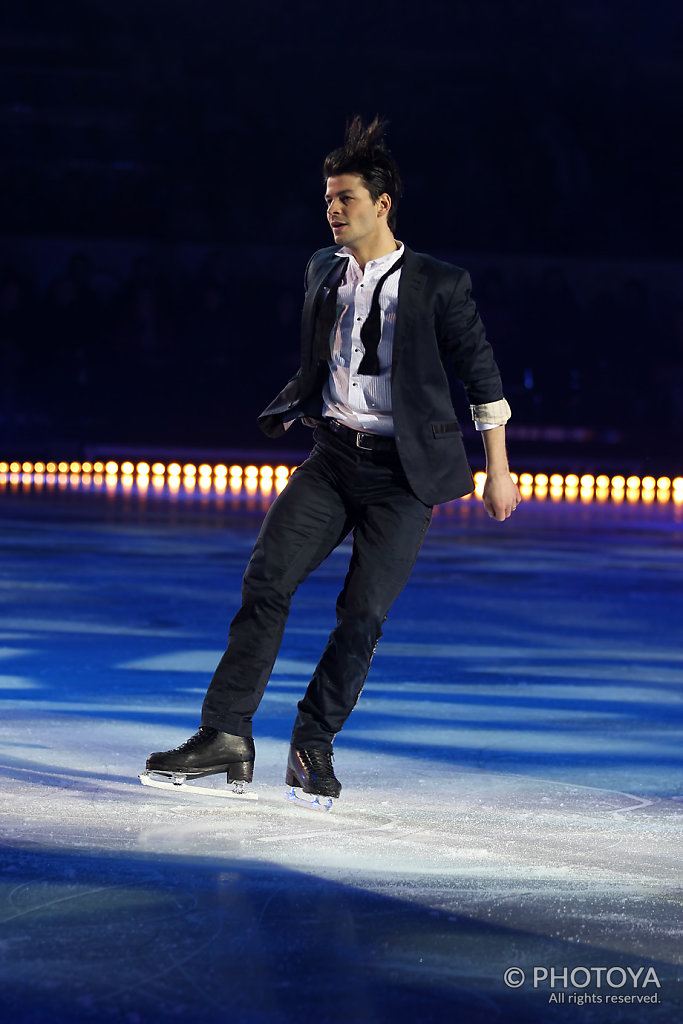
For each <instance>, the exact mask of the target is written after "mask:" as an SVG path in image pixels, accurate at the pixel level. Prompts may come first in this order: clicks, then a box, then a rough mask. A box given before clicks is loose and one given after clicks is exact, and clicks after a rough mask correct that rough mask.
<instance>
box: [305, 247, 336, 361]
mask: <svg viewBox="0 0 683 1024" xmlns="http://www.w3.org/2000/svg"><path fill="white" fill-rule="evenodd" d="M336 251H337V249H336V247H332V248H330V249H328V250H326V251H325V252H323V253H321V257H320V259H319V260H316V262H315V265H311V267H310V269H309V273H308V277H309V280H308V290H307V292H306V298H305V299H304V308H303V310H302V314H301V365H302V366H307V365H308V363H309V362H310V360H311V359H312V357H313V340H314V338H315V318H316V314H317V312H318V308H319V306H320V302H321V300H322V286H323V282H324V280H325V278H326V277H327V275H328V274H329V273H330V271H331V270H332V268H333V267H334V265H335V264H336V263H338V262H339V257H338V256H335V255H334V254H335V252H336Z"/></svg>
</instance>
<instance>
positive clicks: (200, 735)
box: [175, 725, 216, 750]
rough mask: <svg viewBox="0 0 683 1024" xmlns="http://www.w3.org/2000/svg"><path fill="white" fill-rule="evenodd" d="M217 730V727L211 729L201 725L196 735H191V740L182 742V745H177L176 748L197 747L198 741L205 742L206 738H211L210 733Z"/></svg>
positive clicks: (188, 748) (187, 748)
mask: <svg viewBox="0 0 683 1024" xmlns="http://www.w3.org/2000/svg"><path fill="white" fill-rule="evenodd" d="M215 731H216V730H215V729H210V728H209V727H208V726H206V725H200V727H199V729H198V730H197V732H196V733H195V734H194V736H190V738H189V740H185V742H184V743H181V744H180V746H179V747H176V748H175V749H176V750H190V749H191V747H196V746H197V744H198V743H203V742H204V741H205V740H207V739H209V738H210V736H209V734H210V733H212V732H215Z"/></svg>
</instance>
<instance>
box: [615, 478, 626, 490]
mask: <svg viewBox="0 0 683 1024" xmlns="http://www.w3.org/2000/svg"><path fill="white" fill-rule="evenodd" d="M612 487H613V488H614V490H615V491H623V489H624V488H625V487H626V478H625V477H623V476H613V477H612Z"/></svg>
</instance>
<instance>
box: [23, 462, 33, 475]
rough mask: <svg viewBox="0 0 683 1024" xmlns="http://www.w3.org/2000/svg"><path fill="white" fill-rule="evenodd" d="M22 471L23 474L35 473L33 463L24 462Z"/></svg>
mask: <svg viewBox="0 0 683 1024" xmlns="http://www.w3.org/2000/svg"><path fill="white" fill-rule="evenodd" d="M21 471H22V473H32V472H33V463H32V462H22V464H21Z"/></svg>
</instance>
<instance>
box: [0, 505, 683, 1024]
mask: <svg viewBox="0 0 683 1024" xmlns="http://www.w3.org/2000/svg"><path fill="white" fill-rule="evenodd" d="M78 497H79V499H82V500H77V501H76V500H72V501H70V502H69V503H64V502H59V501H57V499H56V498H55V499H54V500H50V498H49V496H46V495H43V496H42V497H40V496H36V495H35V494H34V493H33V492H26V493H22V492H15V493H13V494H11V495H5V496H4V497H2V498H0V506H1V509H2V513H3V529H2V540H1V541H0V544H1V546H2V570H1V575H0V600H1V601H2V611H3V616H2V621H1V622H0V690H1V691H2V705H3V715H2V722H1V724H0V739H1V741H2V749H1V752H0V763H1V768H0V771H1V774H2V789H1V791H0V800H1V802H2V829H3V844H2V861H3V867H2V876H1V879H0V882H1V890H0V892H1V900H2V902H1V904H0V907H1V919H2V931H1V932H0V943H1V949H2V957H1V959H0V1007H1V1008H2V1010H3V1019H5V1020H13V1021H16V1022H21V1024H34V1022H35V1024H42V1022H45V1024H47V1022H50V1024H53V1022H56V1021H65V1022H66V1021H69V1022H76V1024H80V1022H89V1021H102V1020H104V1021H108V1020H111V1021H116V1022H118V1021H123V1022H128V1024H153V1022H157V1021H161V1020H164V1021H166V1020H171V1021H182V1022H190V1021H192V1022H194V1021H200V1020H205V1019H212V1018H213V1017H214V1016H215V1017H216V1019H218V1020H221V1021H226V1022H230V1024H242V1022H244V1024H252V1022H261V1021H263V1022H266V1021H267V1022H268V1024H271V1022H275V1024H278V1022H288V1021H294V1020H296V1021H298V1022H304V1024H305V1022H308V1021H315V1022H316V1024H325V1022H330V1024H337V1022H342V1021H351V1022H354V1024H355V1022H360V1024H366V1022H368V1024H374V1022H378V1024H384V1022H389V1021H392V1022H393V1021H410V1022H427V1024H431V1022H437V1021H438V1022H441V1021H462V1022H465V1024H494V1022H496V1024H501V1022H503V1024H506V1022H520V1024H521V1022H541V1021H553V1022H556V1021H557V1022H564V1021H567V1022H569V1021H572V1022H575V1021H576V1020H578V1019H579V1015H580V1019H581V1021H582V1022H589V1024H593V1022H598V1021H601V1022H602V1021H615V1022H618V1024H621V1022H624V1024H625V1022H629V1024H635V1022H640V1021H647V1022H653V1024H655V1022H656V1024H664V1022H666V1024H672V1022H676V1021H680V1020H683V1003H682V1000H681V982H680V978H681V966H680V965H681V949H682V944H681V913H680V904H681V901H680V879H681V814H680V812H681V802H680V801H681V756H680V750H681V745H680V740H681V723H682V719H683V715H682V704H681V699H682V685H681V683H682V678H683V653H682V651H681V643H680V640H681V627H680V623H681V621H683V597H682V589H681V570H682V569H683V516H682V510H681V506H676V505H674V504H673V503H669V504H667V505H663V506H657V505H652V506H645V505H637V506H629V505H622V506H616V505H601V506H593V507H584V506H579V505H568V504H567V505H551V504H548V503H538V504H534V503H526V504H525V505H524V506H523V510H520V512H518V513H517V518H516V519H515V520H514V521H512V522H510V523H508V524H506V525H505V526H503V527H501V526H499V525H498V524H492V523H490V522H489V521H488V520H486V518H485V517H484V516H483V515H481V514H480V512H479V510H478V508H477V507H476V506H475V505H474V503H461V504H460V505H455V506H448V507H446V508H442V509H440V510H439V511H438V513H437V515H436V518H435V522H434V527H433V529H432V531H431V532H430V534H429V536H428V539H427V542H426V545H425V548H424V551H423V553H422V555H421V557H420V560H419V562H418V567H417V569H416V572H415V575H414V577H413V579H412V581H411V583H410V585H409V586H408V588H407V589H406V591H405V593H404V594H403V595H402V596H401V598H400V600H399V601H398V602H397V604H396V606H395V608H394V610H393V612H392V614H391V616H390V618H389V621H388V622H387V624H386V627H385V636H384V639H383V640H382V641H381V643H380V646H379V648H378V651H377V655H376V658H375V661H374V663H373V667H372V671H371V675H370V678H369V680H368V683H367V686H366V690H365V693H364V694H363V696H362V698H361V701H360V703H359V705H358V708H357V709H356V711H355V713H354V715H353V716H352V718H351V720H350V721H349V723H348V726H347V727H346V729H345V730H344V731H343V733H342V734H341V735H340V736H339V738H338V741H337V744H336V767H337V770H338V774H339V776H340V778H341V779H342V782H343V783H344V791H343V793H342V797H341V799H340V800H339V801H338V803H337V805H336V806H335V808H334V811H333V813H332V814H330V815H320V814H313V813H311V812H307V811H302V810H301V809H299V808H296V807H291V806H289V805H288V804H287V803H286V801H285V800H284V786H283V773H284V762H285V757H286V749H287V739H288V735H289V729H290V726H291V720H292V715H293V712H294V707H295V704H296V701H297V699H298V698H299V696H300V695H301V693H302V692H303V689H304V687H305V684H306V679H307V676H308V674H309V673H310V670H311V667H312V666H313V664H314V663H315V660H316V657H317V654H318V652H319V650H320V648H321V646H322V644H323V642H324V640H325V637H326V635H327V633H328V632H329V629H330V628H331V624H332V614H333V608H334V599H335V596H336V593H337V591H338V589H339V587H340V585H341V581H342V578H343V573H344V564H345V559H346V558H347V557H348V549H347V548H344V549H342V550H341V551H340V552H338V553H336V554H335V555H333V556H332V557H331V558H330V560H329V561H328V563H327V564H326V565H325V566H324V567H323V568H322V569H321V570H320V572H319V573H318V574H317V575H316V576H315V577H314V578H312V579H311V580H310V581H308V583H307V584H306V585H305V586H304V587H302V588H301V590H300V592H299V594H298V595H297V596H296V599H295V605H294V608H293V611H292V615H291V619H290V623H289V626H288V630H287V634H286V638H285V642H284V644H283V647H282V652H281V656H280V658H279V660H278V663H277V666H276V670H275V673H274V675H273V679H272V681H271V684H270V687H269V689H268V691H267V695H266V698H265V699H264V702H263V705H262V707H261V709H260V711H259V714H258V716H257V718H256V719H255V729H254V731H255V737H256V744H257V770H256V778H255V789H256V790H257V791H258V794H259V802H258V804H257V805H243V804H238V805H233V804H232V803H229V802H228V801H221V800H215V799H212V798H210V797H192V796H179V795H174V794H167V793H159V792H157V791H153V790H146V789H144V788H143V787H142V786H140V785H139V783H138V781H137V778H136V776H137V773H138V772H139V771H140V770H141V769H142V767H143V763H144V758H145V756H146V754H147V752H149V751H150V750H152V749H162V748H165V747H167V746H171V745H175V744H176V743H177V742H179V741H181V740H182V739H184V738H186V737H187V736H188V735H189V734H190V732H192V731H194V729H195V727H196V724H197V714H198V709H199V704H200V701H201V696H202V694H203V692H204V688H205V686H206V682H207V679H208V676H209V673H210V672H211V670H212V667H213V665H214V663H215V660H216V658H217V656H218V655H219V654H220V651H221V648H222V644H223V639H224V636H225V633H226V621H227V619H228V617H229V614H230V610H231V609H233V608H234V606H235V601H236V599H237V595H238V593H239V581H240V573H241V570H242V567H243V564H244V561H245V558H246V556H247V554H248V551H249V547H250V544H251V542H252V541H253V537H254V535H255V531H256V530H257V527H258V521H259V515H260V511H259V509H258V508H256V509H255V510H254V511H250V510H249V509H248V508H247V507H246V506H241V505H239V503H236V502H235V501H234V500H233V501H232V503H231V502H230V501H227V500H226V501H224V503H223V507H219V506H218V505H217V504H216V502H215V501H212V500H211V499H207V498H205V497H202V499H201V501H200V500H199V499H192V500H190V499H188V500H187V501H185V502H182V501H178V500H176V501H175V503H174V504H172V503H171V502H170V501H169V502H168V503H165V502H161V501H157V502H151V501H150V500H147V502H146V503H145V502H144V501H143V500H142V499H139V500H138V499H137V498H136V495H135V494H132V495H131V494H128V495H125V496H124V495H122V496H120V500H119V501H118V503H117V501H116V500H113V499H112V497H111V496H110V497H109V499H108V500H107V503H106V506H105V504H104V499H103V500H102V502H100V500H99V499H98V498H97V496H94V495H93V496H90V497H89V496H87V495H80V496H78ZM257 504H258V503H257ZM213 784H215V785H216V786H223V785H224V782H223V781H222V780H219V779H216V780H214V783H213ZM544 966H545V967H547V968H551V967H553V968H555V969H556V970H557V971H561V970H562V969H563V968H567V970H568V971H569V972H571V971H572V970H574V969H577V968H580V967H582V966H583V967H587V968H593V969H596V968H600V967H603V968H609V967H617V968H621V969H622V973H623V972H624V971H626V968H627V967H631V968H632V969H633V970H634V971H637V969H638V968H640V967H645V968H649V967H653V968H654V970H655V972H656V976H657V979H658V981H659V986H660V987H657V986H656V985H655V984H654V983H653V982H650V983H649V984H648V985H647V986H645V987H634V986H633V984H632V983H631V981H630V980H629V982H628V983H627V984H624V985H623V986H621V987H618V988H611V989H610V988H609V987H606V983H605V978H606V974H605V972H603V973H602V975H596V974H594V975H593V980H592V981H591V983H590V985H589V987H588V988H586V989H583V990H582V991H586V992H589V993H592V994H593V995H596V996H597V995H600V996H601V997H602V1002H601V1003H598V1002H591V1003H589V1004H586V1005H583V1006H582V1007H581V1008H580V1009H579V1008H577V1006H576V1005H575V1004H570V1003H568V1002H567V1001H566V1000H565V1001H564V1003H561V1002H557V1001H554V1002H552V1003H551V1002H549V999H550V997H551V995H552V992H553V990H552V989H551V988H550V985H549V983H548V982H545V983H543V982H541V981H539V982H538V985H537V987H536V988H534V986H533V969H534V967H544ZM509 967H520V968H521V969H522V970H523V971H524V972H525V974H526V980H525V982H524V984H523V985H522V986H520V987H518V988H511V987H507V986H506V984H505V982H504V980H503V975H504V972H505V970H506V969H507V968H509ZM574 977H575V980H577V981H580V980H581V977H582V975H581V973H580V972H579V974H575V975H574ZM598 977H601V978H602V986H601V987H599V986H598V985H597V981H596V978H598ZM611 977H612V978H613V979H616V980H617V981H618V980H619V977H620V975H619V974H618V972H617V973H616V974H614V973H613V974H612V975H611ZM640 977H641V980H642V978H643V977H644V975H642V974H641V976H640ZM558 986H559V987H558ZM560 990H562V991H564V992H565V993H569V992H570V988H565V989H562V986H561V985H559V983H558V985H556V986H555V989H554V991H555V992H558V991H560ZM574 990H575V991H579V990H580V989H579V988H577V987H575V989H574ZM610 994H618V995H619V994H620V995H622V996H624V995H632V996H633V997H634V1000H635V996H638V997H640V999H641V1000H643V998H644V997H645V996H647V997H648V1000H649V1001H648V1002H647V1003H645V1002H644V1001H641V1002H637V1001H632V1002H629V1003H624V1002H622V1003H616V1002H615V1003H607V1002H606V997H607V996H608V995H610ZM650 998H651V1001H650Z"/></svg>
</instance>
